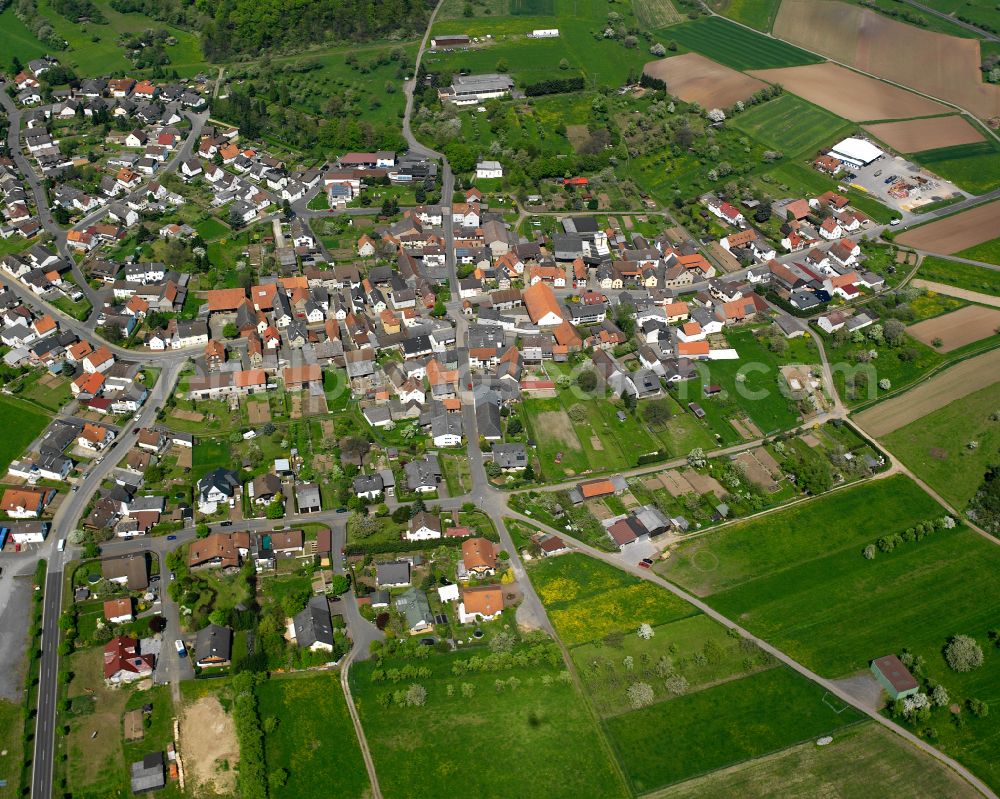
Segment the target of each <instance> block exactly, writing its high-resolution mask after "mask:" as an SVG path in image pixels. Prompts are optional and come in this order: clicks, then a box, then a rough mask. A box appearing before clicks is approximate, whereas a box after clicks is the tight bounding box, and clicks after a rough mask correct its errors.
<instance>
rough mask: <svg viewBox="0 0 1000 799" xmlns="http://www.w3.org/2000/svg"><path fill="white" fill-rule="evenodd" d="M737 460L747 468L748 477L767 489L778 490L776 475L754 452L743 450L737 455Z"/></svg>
mask: <svg viewBox="0 0 1000 799" xmlns="http://www.w3.org/2000/svg"><path fill="white" fill-rule="evenodd" d="M736 462H737V463H739V464H741V465H742V466H743V468H744V469H746V475H747V479H748V480H749V481H750V482H751V483H754V484H755V485H758V486H760V487H761V488H763V489H764V490H765V491H768V492H770V493H772V494H773V493H774V492H775V491H777V490H778V484H777V482H775V479H774V477H773V476H772V475H771V474H770V473H769V472H768V470H767V469H765V468H764V466H763V465H762V464H761V462H760V461H758V460H757V458H755V457H754V454H753V453H752V452H741V453H740V454H739V455H737V456H736Z"/></svg>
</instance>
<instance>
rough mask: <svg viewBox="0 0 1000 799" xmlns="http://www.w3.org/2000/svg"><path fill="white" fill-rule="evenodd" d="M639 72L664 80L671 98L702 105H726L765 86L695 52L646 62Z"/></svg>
mask: <svg viewBox="0 0 1000 799" xmlns="http://www.w3.org/2000/svg"><path fill="white" fill-rule="evenodd" d="M642 71H643V72H645V73H646V74H647V75H649V76H650V77H653V78H659V79H660V80H662V81H664V82H665V83H666V84H667V91H668V92H669V93H670V94H672V95H674V96H675V97H680V98H681V99H682V100H683V101H684V102H686V103H698V104H699V105H702V106H704V107H705V108H728V107H729V106H731V105H733V103H735V102H736V101H737V100H746V99H747V98H748V97H749V96H750V95H752V94H753V93H754V92H756V91H759V90H760V89H763V88H766V84H764V83H763V82H761V81H759V80H755V79H754V78H748V77H747V76H746V75H744V74H743V73H742V72H737V71H736V70H735V69H730V68H729V67H724V66H722V64H718V63H716V62H715V61H712V60H710V59H708V58H705V57H704V56H701V55H698V54H697V53H686V54H685V55H678V56H673V57H672V58H662V59H660V60H659V61H650V62H649V63H648V64H646V66H644V67H643V68H642Z"/></svg>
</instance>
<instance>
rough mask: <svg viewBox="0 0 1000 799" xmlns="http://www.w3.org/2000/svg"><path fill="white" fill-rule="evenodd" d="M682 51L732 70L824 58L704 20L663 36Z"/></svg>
mask: <svg viewBox="0 0 1000 799" xmlns="http://www.w3.org/2000/svg"><path fill="white" fill-rule="evenodd" d="M663 35H664V36H666V37H667V38H670V39H673V40H675V41H676V42H677V43H678V44H680V45H681V46H682V47H684V48H686V49H688V50H693V51H694V52H696V53H701V54H702V55H705V56H708V57H709V58H711V59H713V60H715V61H718V62H719V63H720V64H725V65H726V66H728V67H732V68H733V69H739V70H746V69H770V68H772V67H792V66H798V65H800V64H816V63H819V62H820V61H822V59H821V58H819V57H817V56H814V55H812V54H811V53H807V52H806V51H805V50H800V49H799V48H798V47H794V46H793V45H790V44H786V43H785V42H782V41H779V40H778V39H769V38H768V37H766V36H762V35H761V34H759V33H754V32H753V31H751V30H748V29H746V28H742V27H740V26H739V25H735V24H733V23H732V22H729V21H728V20H725V19H722V18H721V17H702V18H701V19H697V20H695V21H694V22H686V23H684V24H683V25H677V26H674V27H672V28H668V29H667V30H665V31H664V32H663Z"/></svg>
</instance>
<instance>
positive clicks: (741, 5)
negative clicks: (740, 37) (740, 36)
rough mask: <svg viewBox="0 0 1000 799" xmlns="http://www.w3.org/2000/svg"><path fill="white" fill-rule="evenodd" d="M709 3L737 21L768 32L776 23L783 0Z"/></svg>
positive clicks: (727, 0) (715, 1) (717, 0)
mask: <svg viewBox="0 0 1000 799" xmlns="http://www.w3.org/2000/svg"><path fill="white" fill-rule="evenodd" d="M709 5H710V6H712V9H713V10H714V11H716V12H718V13H719V14H722V15H724V16H727V17H729V18H730V19H733V20H736V22H742V23H743V24H744V25H749V26H750V27H751V28H756V29H757V30H759V31H764V32H767V31H769V30H771V27H772V26H773V25H774V18H775V17H776V16H777V15H778V7H779V6H780V5H781V0H712V2H710V3H709Z"/></svg>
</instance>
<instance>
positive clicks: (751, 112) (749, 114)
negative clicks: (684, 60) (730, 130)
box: [729, 94, 853, 155]
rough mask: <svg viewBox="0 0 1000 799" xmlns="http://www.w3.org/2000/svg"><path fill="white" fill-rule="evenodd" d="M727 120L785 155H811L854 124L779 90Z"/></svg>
mask: <svg viewBox="0 0 1000 799" xmlns="http://www.w3.org/2000/svg"><path fill="white" fill-rule="evenodd" d="M729 124H730V125H731V126H732V127H734V128H736V129H737V130H742V131H743V132H744V133H747V134H749V135H750V136H753V137H754V138H755V139H757V141H759V142H761V143H762V144H765V145H767V146H768V147H771V148H773V149H775V150H778V151H779V152H783V153H785V154H786V155H798V154H799V153H805V154H807V155H812V154H813V153H814V152H815V151H816V149H817V148H818V147H821V146H822V145H823V144H825V143H827V142H831V141H836V140H837V139H838V138H840V137H841V134H843V133H847V132H848V129H849V128H852V127H853V124H852V123H850V122H848V121H847V120H846V119H841V118H840V117H838V116H837V115H835V114H831V113H830V112H829V111H826V110H824V109H822V108H820V107H819V106H817V105H813V104H812V103H809V102H806V101H805V100H802V99H800V98H799V97H796V96H795V95H794V94H782V95H780V96H779V97H776V98H775V99H773V100H770V101H768V102H766V103H763V104H761V105H758V106H753V107H751V108H749V109H748V110H746V111H744V112H743V113H741V114H737V115H736V116H734V117H732V119H731V120H730V122H729Z"/></svg>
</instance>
